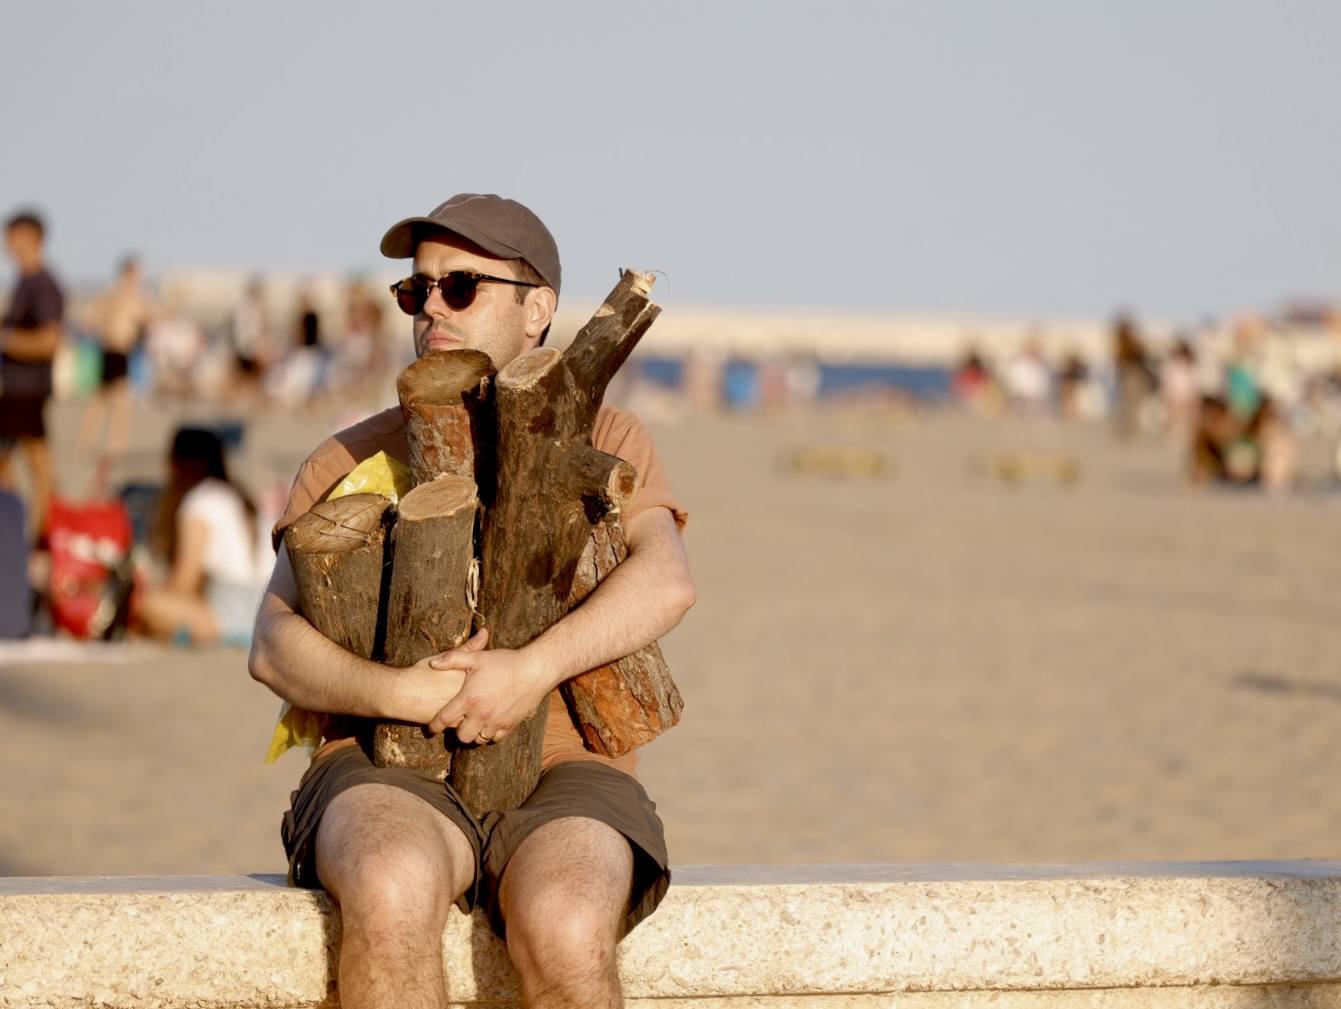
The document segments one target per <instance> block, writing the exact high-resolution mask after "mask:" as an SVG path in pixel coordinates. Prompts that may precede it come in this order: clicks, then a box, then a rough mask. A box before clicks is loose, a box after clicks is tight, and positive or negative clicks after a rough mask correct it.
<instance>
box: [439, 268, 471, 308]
mask: <svg viewBox="0 0 1341 1009" xmlns="http://www.w3.org/2000/svg"><path fill="white" fill-rule="evenodd" d="M438 284H439V286H440V288H441V290H442V300H443V301H445V302H447V307H448V308H450V309H451V310H452V311H453V312H460V311H461V310H462V309H466V308H469V307H470V305H471V302H473V301H474V300H475V292H476V290H478V289H479V286H480V282H479V281H478V280H476V279H475V278H474V277H472V276H471V275H470V274H468V273H449V274H447V276H445V277H443V278H442V280H440V281H439V282H438Z"/></svg>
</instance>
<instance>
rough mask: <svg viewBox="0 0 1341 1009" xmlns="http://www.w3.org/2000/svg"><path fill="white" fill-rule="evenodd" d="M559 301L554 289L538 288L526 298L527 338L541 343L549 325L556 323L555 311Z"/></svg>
mask: <svg viewBox="0 0 1341 1009" xmlns="http://www.w3.org/2000/svg"><path fill="white" fill-rule="evenodd" d="M558 304H559V299H558V296H557V295H555V293H554V289H553V288H552V287H537V288H536V289H535V290H533V291H531V292H530V293H529V294H528V295H527V296H526V304H525V306H524V308H525V309H526V336H527V338H528V339H531V340H535V341H539V340H540V337H541V336H543V335H544V333H545V330H547V329H548V328H549V324H550V323H551V322H553V321H554V309H555V308H556V307H557V306H558Z"/></svg>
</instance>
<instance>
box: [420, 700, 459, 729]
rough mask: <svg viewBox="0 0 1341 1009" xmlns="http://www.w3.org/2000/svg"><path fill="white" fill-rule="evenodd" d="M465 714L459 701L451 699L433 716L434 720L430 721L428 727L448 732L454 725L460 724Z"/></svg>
mask: <svg viewBox="0 0 1341 1009" xmlns="http://www.w3.org/2000/svg"><path fill="white" fill-rule="evenodd" d="M465 716H466V713H465V711H464V710H463V706H462V705H461V704H460V703H459V702H458V701H456V700H451V701H448V702H447V703H446V704H445V705H443V708H442V710H441V711H439V712H438V713H437V714H436V715H434V716H433V721H431V722H429V723H428V727H429V728H430V729H432V730H433V731H434V732H446V731H447V730H448V729H450V728H452V726H455V725H460V724H461V722H462V720H463V719H464V718H465Z"/></svg>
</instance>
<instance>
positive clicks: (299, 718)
mask: <svg viewBox="0 0 1341 1009" xmlns="http://www.w3.org/2000/svg"><path fill="white" fill-rule="evenodd" d="M412 486H414V481H413V480H412V479H411V477H410V467H408V466H406V465H405V464H404V463H403V462H400V461H399V460H396V459H393V458H391V456H389V455H387V454H386V453H385V452H378V453H377V454H376V455H370V456H368V458H366V459H364V460H363V462H361V463H359V464H358V465H357V466H355V467H354V468H353V469H352V470H350V471H349V473H348V474H347V475H346V476H345V478H344V479H343V480H341V481H340V483H339V484H338V485H337V486H336V488H335V490H333V491H331V492H330V493H329V494H328V495H326V500H327V501H334V500H335V499H336V498H339V497H344V496H345V495H347V494H381V495H382V496H383V497H384V498H389V499H390V500H391V503H392V504H396V503H397V502H398V501H400V499H401V498H402V497H403V496H404V495H406V494H408V493H409V492H410V488H411V487H412ZM320 745H321V719H320V718H318V717H317V715H316V714H314V713H313V712H311V711H307V710H306V709H304V708H295V707H294V706H293V705H292V704H290V703H289V702H288V701H285V702H284V704H283V706H282V707H281V708H280V709H279V723H278V724H277V725H276V726H275V731H274V733H273V734H272V735H271V737H270V748H269V749H268V750H266V753H265V762H266V763H267V764H273V763H274V762H275V761H276V760H278V759H279V758H280V757H282V756H284V754H285V753H287V752H288V751H289V750H290V749H292V748H293V747H295V746H305V747H307V749H308V752H309V753H310V752H312V751H313V750H315V749H316V748H317V747H318V746H320Z"/></svg>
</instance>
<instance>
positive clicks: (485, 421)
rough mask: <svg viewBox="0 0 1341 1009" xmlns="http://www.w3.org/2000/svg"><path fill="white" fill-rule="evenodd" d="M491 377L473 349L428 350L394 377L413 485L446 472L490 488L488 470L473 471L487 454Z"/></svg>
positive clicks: (483, 359)
mask: <svg viewBox="0 0 1341 1009" xmlns="http://www.w3.org/2000/svg"><path fill="white" fill-rule="evenodd" d="M493 374H494V367H493V364H492V362H491V361H490V360H489V355H488V354H485V353H483V352H482V351H478V350H445V351H434V352H432V353H430V354H426V355H424V356H423V357H422V358H420V359H419V360H418V361H415V362H414V363H413V364H411V365H410V366H409V367H408V368H406V369H405V370H404V371H403V372H401V373H400V376H399V377H398V378H397V379H396V392H397V393H398V394H399V396H400V409H401V413H402V414H403V415H404V416H405V440H406V442H407V443H408V445H409V448H410V472H411V473H412V474H413V476H414V482H415V485H416V486H418V485H419V484H421V483H428V481H430V480H435V479H437V478H438V477H440V476H444V475H446V474H448V473H452V474H455V475H457V476H465V477H470V479H471V480H473V481H474V482H475V485H476V487H478V488H480V489H481V490H483V489H485V488H489V487H492V486H493V474H492V472H488V473H486V472H477V470H478V469H479V467H480V466H481V465H485V464H487V463H488V462H489V461H490V460H491V459H492V456H493V446H492V431H493V426H494V425H493V418H492V416H491V402H490V396H489V384H490V380H491V379H492V378H493Z"/></svg>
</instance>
